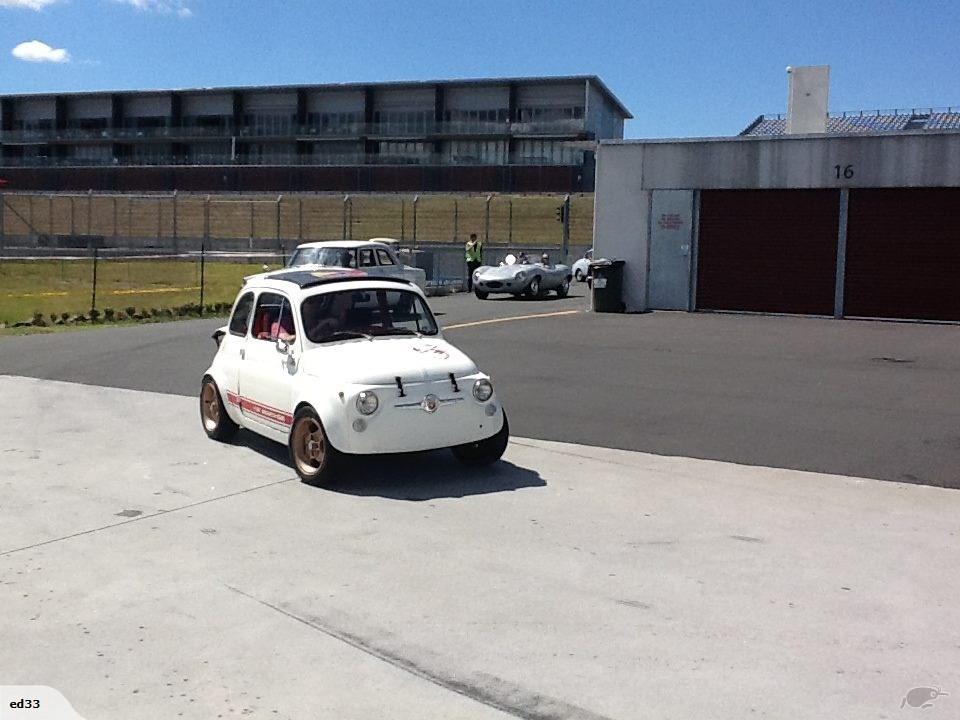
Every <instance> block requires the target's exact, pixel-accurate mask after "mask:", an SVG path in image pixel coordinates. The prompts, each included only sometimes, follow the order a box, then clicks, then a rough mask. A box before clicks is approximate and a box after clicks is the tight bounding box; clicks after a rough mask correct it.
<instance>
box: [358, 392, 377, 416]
mask: <svg viewBox="0 0 960 720" xmlns="http://www.w3.org/2000/svg"><path fill="white" fill-rule="evenodd" d="M378 407H380V399H379V398H378V397H377V394H376V393H375V392H373V391H372V390H364V391H363V392H362V393H360V394H359V395H357V410H359V411H360V413H361V414H362V415H373V414H374V413H375V412H376V411H377V408H378Z"/></svg>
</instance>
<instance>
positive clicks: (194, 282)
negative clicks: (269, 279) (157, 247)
mask: <svg viewBox="0 0 960 720" xmlns="http://www.w3.org/2000/svg"><path fill="white" fill-rule="evenodd" d="M261 267H262V266H261V265H257V264H251V263H224V262H207V263H206V267H205V268H204V282H203V287H204V293H203V302H204V303H205V304H209V303H218V302H227V303H230V302H233V300H234V298H235V297H236V295H237V291H238V290H239V289H240V284H241V282H242V281H243V277H244V275H250V274H253V273H256V272H260V271H261ZM269 267H270V269H273V268H275V267H278V266H277V265H271V266H269ZM92 302H93V261H92V260H17V259H9V258H4V259H2V260H0V323H7V324H11V323H15V322H19V321H22V320H28V319H30V318H31V317H32V316H33V315H34V313H41V314H42V315H43V316H44V318H45V319H46V320H47V322H50V315H51V314H55V315H57V316H59V315H60V314H61V313H70V314H71V315H74V314H81V313H88V312H89V311H90V308H91V304H92ZM199 302H200V263H199V261H196V260H183V261H180V260H155V259H123V260H100V261H99V262H98V263H97V297H96V308H97V309H98V310H100V311H101V313H102V312H103V310H105V309H106V308H113V309H114V310H115V311H118V312H119V311H121V310H125V309H126V308H128V307H134V308H136V309H137V311H138V312H139V311H141V310H144V309H146V310H150V309H153V308H160V309H162V308H174V307H178V306H180V305H186V304H188V303H199Z"/></svg>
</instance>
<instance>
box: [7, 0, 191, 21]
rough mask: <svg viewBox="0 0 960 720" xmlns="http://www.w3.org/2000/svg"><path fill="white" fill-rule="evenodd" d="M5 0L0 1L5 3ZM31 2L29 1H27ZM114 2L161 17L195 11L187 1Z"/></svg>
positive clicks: (130, 0) (138, 0)
mask: <svg viewBox="0 0 960 720" xmlns="http://www.w3.org/2000/svg"><path fill="white" fill-rule="evenodd" d="M4 1H5V0H0V2H4ZM27 1H29V0H27ZM34 1H39V2H50V1H51V0H34ZM113 1H114V2H118V3H122V4H123V5H129V6H131V7H134V8H136V9H137V10H141V11H143V12H155V13H159V14H160V15H176V16H177V17H182V18H188V17H190V16H191V15H193V11H192V10H191V9H190V6H189V5H188V4H187V0H113Z"/></svg>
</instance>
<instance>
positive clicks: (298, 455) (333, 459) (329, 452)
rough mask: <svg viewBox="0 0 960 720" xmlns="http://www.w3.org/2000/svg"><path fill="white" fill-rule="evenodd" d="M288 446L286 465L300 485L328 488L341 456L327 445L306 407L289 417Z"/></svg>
mask: <svg viewBox="0 0 960 720" xmlns="http://www.w3.org/2000/svg"><path fill="white" fill-rule="evenodd" d="M317 443H319V446H318V445H317ZM288 447H289V449H290V462H291V463H292V464H293V469H294V470H296V472H297V475H299V476H300V479H301V480H302V481H303V482H305V483H306V484H307V485H313V486H314V487H326V486H328V485H330V483H331V481H332V480H333V477H334V474H335V471H336V467H337V465H338V464H339V463H340V461H341V459H342V455H341V453H340V452H339V451H338V450H337V449H336V448H335V447H333V445H331V444H330V441H329V440H328V439H327V433H326V431H325V430H324V429H323V423H322V422H320V416H319V415H317V413H316V411H315V410H314V409H313V408H312V407H310V406H309V405H306V406H304V407H302V408H300V409H299V410H297V414H296V415H294V416H293V425H292V426H291V427H290V440H289V445H288ZM318 455H319V457H318Z"/></svg>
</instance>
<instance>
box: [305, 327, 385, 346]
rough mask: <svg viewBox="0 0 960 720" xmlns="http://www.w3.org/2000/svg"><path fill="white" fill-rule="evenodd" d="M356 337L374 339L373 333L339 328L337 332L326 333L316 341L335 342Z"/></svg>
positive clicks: (318, 342)
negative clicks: (368, 333)
mask: <svg viewBox="0 0 960 720" xmlns="http://www.w3.org/2000/svg"><path fill="white" fill-rule="evenodd" d="M355 338H362V339H364V340H373V335H367V334H366V333H362V332H359V331H357V330H338V331H337V332H335V333H331V334H329V335H326V336H324V337H322V338H320V339H319V340H317V341H316V342H317V344H320V343H326V342H334V341H336V340H350V339H355Z"/></svg>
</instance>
